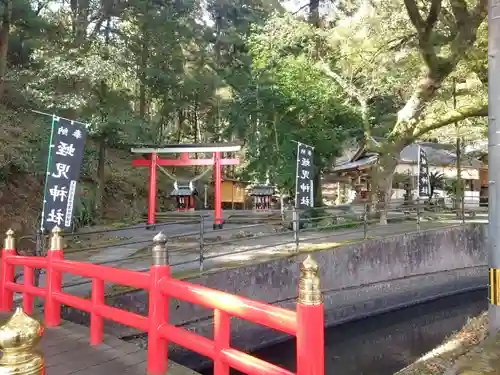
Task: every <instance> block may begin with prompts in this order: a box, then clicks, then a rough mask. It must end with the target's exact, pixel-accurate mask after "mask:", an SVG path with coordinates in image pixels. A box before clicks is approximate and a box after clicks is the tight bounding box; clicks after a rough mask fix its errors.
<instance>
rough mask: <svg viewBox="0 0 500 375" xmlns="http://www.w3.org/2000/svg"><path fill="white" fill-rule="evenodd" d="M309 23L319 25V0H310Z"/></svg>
mask: <svg viewBox="0 0 500 375" xmlns="http://www.w3.org/2000/svg"><path fill="white" fill-rule="evenodd" d="M309 23H310V24H311V25H313V26H315V27H319V0H309Z"/></svg>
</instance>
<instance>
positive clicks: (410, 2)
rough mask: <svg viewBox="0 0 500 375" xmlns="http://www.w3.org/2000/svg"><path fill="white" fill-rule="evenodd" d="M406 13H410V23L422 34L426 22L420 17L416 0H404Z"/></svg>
mask: <svg viewBox="0 0 500 375" xmlns="http://www.w3.org/2000/svg"><path fill="white" fill-rule="evenodd" d="M404 1H405V7H406V11H407V12H408V17H410V21H411V23H412V24H413V26H414V27H415V29H416V30H417V32H418V33H419V34H420V33H421V32H423V31H424V27H423V26H424V20H423V19H422V16H421V15H420V12H419V10H418V7H417V2H416V1H415V0H404Z"/></svg>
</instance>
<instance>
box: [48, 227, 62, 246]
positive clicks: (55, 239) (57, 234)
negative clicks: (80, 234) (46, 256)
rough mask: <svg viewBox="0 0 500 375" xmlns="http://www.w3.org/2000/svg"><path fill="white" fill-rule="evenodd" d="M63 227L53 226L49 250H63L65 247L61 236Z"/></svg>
mask: <svg viewBox="0 0 500 375" xmlns="http://www.w3.org/2000/svg"><path fill="white" fill-rule="evenodd" d="M61 233H62V229H61V228H59V227H58V226H55V227H54V228H52V237H51V238H50V248H49V250H62V248H63V238H62V236H61Z"/></svg>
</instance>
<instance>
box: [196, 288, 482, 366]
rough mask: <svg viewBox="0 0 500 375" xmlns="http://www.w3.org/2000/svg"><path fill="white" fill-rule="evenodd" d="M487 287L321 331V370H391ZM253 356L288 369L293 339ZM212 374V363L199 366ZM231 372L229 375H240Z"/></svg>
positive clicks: (445, 328)
mask: <svg viewBox="0 0 500 375" xmlns="http://www.w3.org/2000/svg"><path fill="white" fill-rule="evenodd" d="M486 297H487V294H486V290H480V291H475V292H469V293H464V294H459V295H455V296H451V297H446V298H442V299H440V300H437V301H433V302H429V303H426V304H422V305H418V306H414V307H409V308H406V309H402V310H398V311H396V312H391V313H386V314H383V315H379V316H376V317H371V318H367V319H364V320H360V321H357V322H352V323H348V324H344V325H341V326H337V327H332V328H328V329H327V330H326V331H325V374H326V375H333V374H342V375H390V374H393V373H395V372H397V371H398V370H400V369H402V368H404V367H405V366H407V365H409V364H410V363H412V362H414V361H415V360H417V359H418V358H419V357H421V356H422V355H423V354H425V353H427V352H428V351H430V350H432V349H433V348H435V347H436V346H438V345H439V344H440V343H442V341H443V340H444V339H445V338H446V337H448V336H449V335H450V334H451V333H453V332H454V331H457V330H459V329H460V328H461V327H462V326H463V325H464V324H465V323H466V322H467V319H468V318H470V317H473V316H476V315H479V314H480V313H481V311H483V310H485V309H486V308H487V300H486ZM253 355H255V356H257V357H259V358H261V359H264V360H266V361H268V362H271V363H274V364H276V365H279V366H281V367H283V368H286V369H288V370H290V371H294V370H295V368H294V366H295V342H294V340H290V341H287V342H283V343H281V344H278V345H275V346H272V347H269V348H265V349H263V350H260V351H257V352H255V353H253ZM197 371H199V372H200V373H201V374H203V375H212V374H213V370H212V368H206V369H203V370H197ZM240 374H241V373H239V372H237V371H232V372H231V375H240Z"/></svg>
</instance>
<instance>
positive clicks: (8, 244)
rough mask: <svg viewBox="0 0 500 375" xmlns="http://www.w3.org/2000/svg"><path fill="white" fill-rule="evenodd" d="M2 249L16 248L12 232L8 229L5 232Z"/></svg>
mask: <svg viewBox="0 0 500 375" xmlns="http://www.w3.org/2000/svg"><path fill="white" fill-rule="evenodd" d="M3 248H4V249H15V248H16V241H15V239H14V231H13V230H12V229H9V230H8V231H7V232H5V241H4V245H3Z"/></svg>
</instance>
